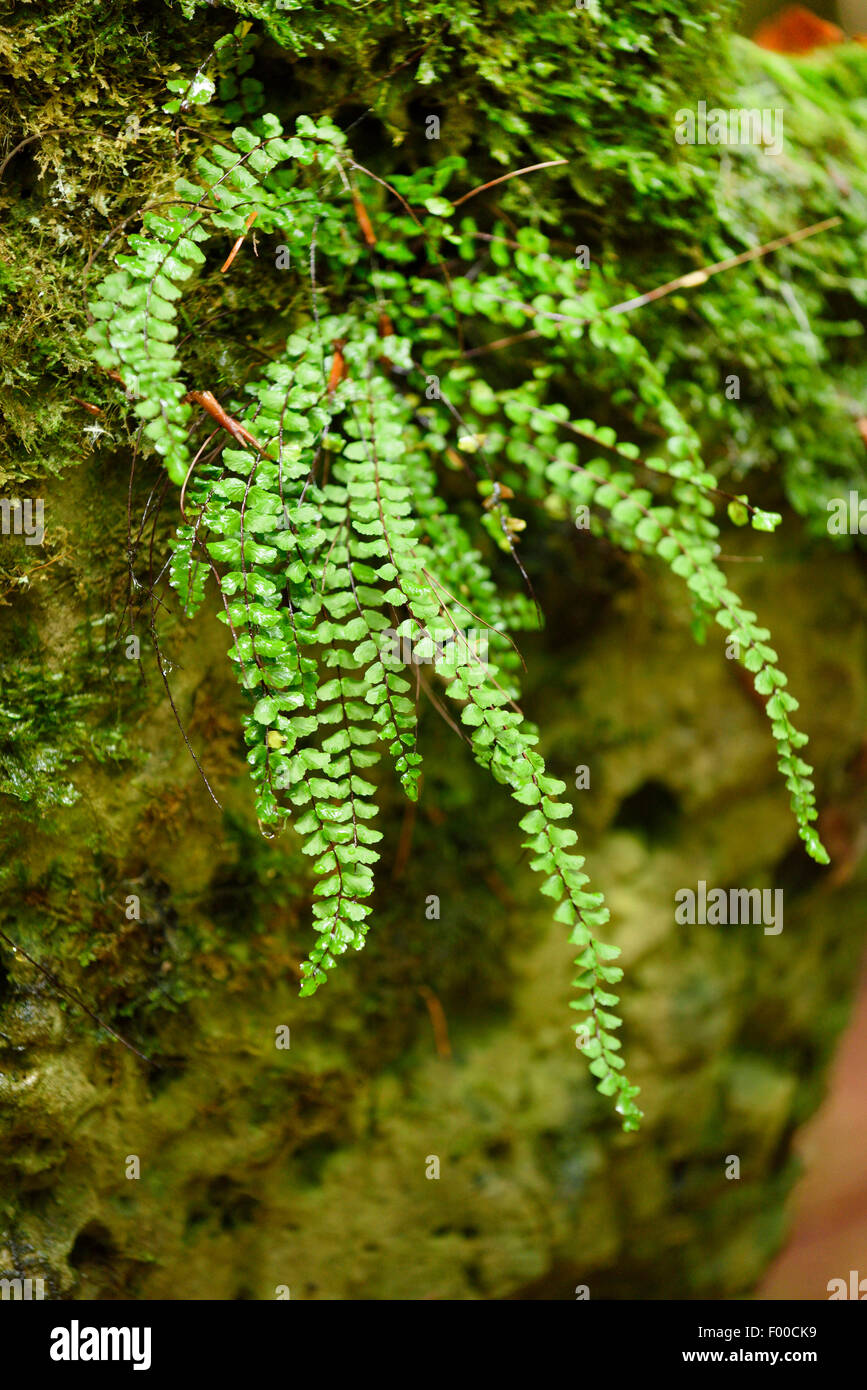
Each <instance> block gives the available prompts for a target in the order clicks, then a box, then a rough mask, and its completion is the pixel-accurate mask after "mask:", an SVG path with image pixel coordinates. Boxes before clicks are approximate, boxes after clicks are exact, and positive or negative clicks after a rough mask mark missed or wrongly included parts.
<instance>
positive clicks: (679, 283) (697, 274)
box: [463, 217, 843, 357]
mask: <svg viewBox="0 0 867 1390" xmlns="http://www.w3.org/2000/svg"><path fill="white" fill-rule="evenodd" d="M842 220H843V219H842V218H841V217H828V218H826V219H825V221H824V222H816V223H814V225H813V226H812V227H802V228H801V229H800V230H799V231H797V232H789V234H788V236H781V237H777V238H776V240H774V241H768V242H766V243H765V244H764V246H754V247H753V248H752V250H750V251H742V252H741V254H740V255H739V256H729V257H728V259H727V260H724V261H717V262H716V263H715V264H714V265H709V266H705V267H704V269H702V270H691V271H689V272H688V273H687V274H686V275H679V276H678V277H677V279H676V280H669V281H667V282H666V284H664V285H659V286H657V288H656V289H655V290H648V291H647V293H646V294H639V295H636V297H635V298H634V299H624V300H623V302H622V303H620V304H610V305H609V306H608V307H607V308H606V309H600V311H599V313H598V314H590V315H588V316H587V317H586V318H580V317H579V316H578V315H577V314H556V313H553V312H551V311H550V310H548V309H537V308H535V306H534V305H532V304H524V303H523V302H522V301H520V300H516V299H501V300H500V301H499V302H500V303H502V304H511V305H514V306H515V307H516V308H518V309H524V310H525V311H526V312H527V313H528V314H532V315H533V316H534V317H535V318H545V319H555V320H557V321H559V322H561V323H580V324H588V323H595V322H596V321H597V320H598V319H603V318H605V317H606V316H607V315H608V314H625V313H628V312H629V311H630V310H631V309H640V308H641V306H642V305H643V304H650V303H651V302H652V301H653V300H654V299H662V298H663V297H664V296H665V295H669V294H673V293H674V291H675V290H689V289H695V288H697V287H698V286H699V285H703V284H704V283H705V281H706V280H709V279H710V277H711V276H712V275H719V274H720V273H721V272H722V271H724V270H731V269H732V267H733V266H736V265H745V264H746V262H747V261H754V260H757V259H758V257H759V256H767V255H770V253H771V252H772V251H779V250H780V249H781V248H782V247H783V246H791V245H793V244H794V243H795V242H797V241H804V240H806V238H807V237H811V236H817V235H818V234H819V232H827V231H828V230H829V229H830V228H831V227H837V226H839V224H840V223H841V222H842ZM492 297H493V298H497V296H492ZM540 336H541V334H540V333H539V330H538V328H529V329H527V330H526V331H525V332H524V333H515V334H513V335H512V336H511V337H509V338H498V339H497V340H496V341H495V342H493V343H485V344H483V345H482V346H481V347H476V348H470V350H469V351H468V352H465V353H463V356H464V357H480V356H481V355H482V354H483V353H485V352H494V351H496V350H497V349H498V348H503V347H510V346H511V344H512V343H520V342H526V341H527V339H529V338H538V337H540Z"/></svg>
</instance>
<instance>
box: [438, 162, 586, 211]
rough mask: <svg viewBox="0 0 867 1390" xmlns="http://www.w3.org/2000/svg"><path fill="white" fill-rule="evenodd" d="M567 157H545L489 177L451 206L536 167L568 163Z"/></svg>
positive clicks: (457, 204) (456, 206)
mask: <svg viewBox="0 0 867 1390" xmlns="http://www.w3.org/2000/svg"><path fill="white" fill-rule="evenodd" d="M568 163H569V161H568V159H546V160H545V161H544V163H542V164H528V165H527V167H526V168H525V169H513V170H512V172H511V174H501V175H500V177H499V178H498V179H491V180H490V181H489V182H488V183H480V184H479V186H478V188H471V189H470V191H469V193H465V194H464V195H463V197H461V198H456V199H455V201H454V202H453V203H452V207H453V208H459V207H460V205H461V203H466V202H467V201H468V200H469V199H470V198H475V196H476V194H477V193H484V191H485V189H486V188H496V186H497V184H498V183H505V182H506V180H507V179H516V178H518V177H519V176H520V175H521V174H532V173H535V171H536V170H537V169H552V168H553V167H554V166H555V165H556V164H568Z"/></svg>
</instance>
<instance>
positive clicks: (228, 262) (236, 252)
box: [220, 208, 259, 275]
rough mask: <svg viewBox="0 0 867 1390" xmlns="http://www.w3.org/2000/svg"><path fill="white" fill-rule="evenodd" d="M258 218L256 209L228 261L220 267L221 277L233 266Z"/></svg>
mask: <svg viewBox="0 0 867 1390" xmlns="http://www.w3.org/2000/svg"><path fill="white" fill-rule="evenodd" d="M258 216H259V209H258V208H254V209H253V211H252V212H251V213H250V216H249V217H248V218H247V221H246V223H245V224H244V230H243V232H242V233H241V235H240V236H239V237H238V240H237V241H236V242H235V245H234V246H233V247H232V249H231V251H230V252H229V254H228V256H227V257H226V259H225V261H224V262H223V264H222V265H221V266H220V274H221V275H225V273H226V271H227V270H228V269H229V266H230V265H231V264H232V262H233V260H234V259H235V257H236V256H237V254H238V252H239V251H240V249H241V246H242V245H243V242H244V237H245V236H246V235H247V233H248V232H249V230H250V228H251V227H252V225H253V223H254V222H255V221H256V218H257V217H258Z"/></svg>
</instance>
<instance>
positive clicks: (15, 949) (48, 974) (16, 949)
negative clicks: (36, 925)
mask: <svg viewBox="0 0 867 1390" xmlns="http://www.w3.org/2000/svg"><path fill="white" fill-rule="evenodd" d="M0 937H2V938H3V940H4V941H5V942H6V944H7V946H8V947H9V949H10V950H11V951H12V954H13V955H19V956H23V957H24V959H25V960H27V961H29V962H30V964H31V965H32V966H33V968H34V970H38V971H39V973H40V975H44V976H45V978H46V980H48V981H49V983H50V984H52V985H53V986H54V988H55V989H56V990H59V991H60V993H61V994H65V995H66V998H67V999H71V1000H72V1002H73V1004H77V1005H78V1007H79V1008H80V1009H83V1010H84V1012H85V1013H86V1014H87V1015H88V1017H90V1018H92V1019H93V1021H94V1023H98V1024H99V1026H100V1028H104V1029H105V1031H106V1032H107V1033H110V1034H111V1036H112V1037H113V1038H116V1039H117V1041H118V1042H119V1043H122V1044H123V1046H124V1047H125V1048H126V1049H127V1051H128V1052H134V1053H135V1055H136V1057H140V1058H141V1060H142V1061H143V1062H147V1064H148V1066H149V1067H158V1066H159V1065H160V1064H159V1062H155V1061H153V1059H152V1058H151V1057H147V1056H146V1055H145V1053H144V1052H139V1050H138V1048H137V1047H133V1045H132V1043H131V1042H127V1040H126V1038H125V1037H123V1035H122V1034H121V1033H118V1031H117V1029H116V1028H112V1026H111V1024H110V1023H106V1021H105V1019H104V1018H100V1016H99V1014H97V1013H94V1011H93V1009H91V1008H90V1007H89V1005H87V1004H85V1002H84V1000H83V999H80V998H79V997H78V995H77V994H73V992H72V990H71V989H68V988H67V986H66V985H64V984H63V983H62V982H61V981H60V980H58V978H57V976H56V975H55V974H54V973H53V971H51V970H49V969H48V968H47V967H46V966H44V965H40V963H39V961H38V960H34V959H33V957H32V956H31V955H28V953H27V952H26V951H25V950H24V947H23V946H18V945H17V944H16V943H15V942H14V941H13V940H12V938H11V937H10V936H7V935H6V933H5V931H0Z"/></svg>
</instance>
